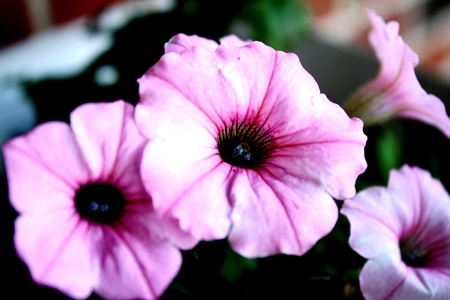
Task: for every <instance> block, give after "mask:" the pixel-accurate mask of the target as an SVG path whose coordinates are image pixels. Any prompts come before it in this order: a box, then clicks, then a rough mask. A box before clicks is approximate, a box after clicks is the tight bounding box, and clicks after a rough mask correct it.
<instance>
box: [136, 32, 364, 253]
mask: <svg viewBox="0 0 450 300" xmlns="http://www.w3.org/2000/svg"><path fill="white" fill-rule="evenodd" d="M222 41H223V42H222V43H221V44H220V45H218V44H216V43H215V42H213V41H211V40H207V39H204V38H200V37H197V36H191V37H189V36H185V35H182V34H180V35H177V36H175V37H174V38H172V40H171V41H170V42H169V44H168V45H166V54H164V55H163V57H162V58H161V59H160V61H159V62H158V63H157V64H156V65H154V66H153V67H151V68H150V69H149V70H148V71H147V73H146V74H144V75H143V76H142V77H141V78H140V79H139V92H140V102H139V103H138V105H137V106H136V123H137V125H138V127H139V128H140V129H141V131H142V133H143V134H144V135H145V136H147V137H148V138H149V139H150V142H149V143H148V145H147V146H146V148H145V150H144V154H143V161H142V167H141V172H142V174H141V175H142V179H143V182H144V186H145V187H146V188H147V190H148V191H149V193H151V195H152V197H153V200H154V206H155V210H156V211H157V213H158V214H160V215H162V216H170V217H171V218H174V219H177V220H179V222H180V227H181V228H182V229H183V230H185V231H186V232H189V233H190V234H192V235H193V236H195V237H196V238H199V239H203V240H214V239H221V238H225V237H226V236H227V235H228V234H229V241H230V243H231V245H232V247H233V249H234V250H235V251H237V252H238V253H240V254H242V255H244V256H247V257H262V256H267V255H272V254H277V253H286V254H296V255H301V254H303V253H305V252H306V251H308V250H309V249H310V248H311V247H312V246H313V245H314V244H315V243H316V242H317V240H318V239H320V238H321V237H323V236H324V235H326V234H328V233H329V232H330V231H331V229H332V228H333V226H334V225H335V223H336V220H337V215H338V211H337V207H336V204H335V202H334V200H333V197H334V198H338V199H345V198H349V197H352V196H354V194H355V186H354V184H355V180H356V178H357V176H358V175H359V174H360V173H362V172H363V171H364V170H365V168H366V161H365V159H364V146H365V143H366V136H365V135H364V134H363V131H362V125H363V124H362V122H361V120H359V119H356V118H355V119H350V118H349V117H348V116H347V115H346V114H345V112H344V111H343V110H342V109H341V108H340V107H339V106H338V105H336V104H334V103H332V102H330V101H329V100H328V99H327V98H326V96H325V95H323V94H321V93H320V90H319V87H318V85H317V83H316V82H315V80H314V79H313V77H312V76H311V75H310V74H309V73H308V72H307V71H306V70H305V69H304V68H303V67H302V65H301V64H300V61H299V59H298V57H297V56H296V55H295V54H293V53H284V52H280V51H275V50H274V49H272V48H271V47H268V46H266V45H264V44H263V43H261V42H244V41H241V40H239V39H238V38H237V37H235V36H228V37H226V38H224V39H223V40H222ZM173 44H175V45H173ZM173 49H175V50H174V51H172V50H173Z"/></svg>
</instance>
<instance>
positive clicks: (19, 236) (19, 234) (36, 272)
mask: <svg viewBox="0 0 450 300" xmlns="http://www.w3.org/2000/svg"><path fill="white" fill-rule="evenodd" d="M88 230H89V225H88V224H87V222H84V221H82V220H80V218H79V217H78V216H77V215H76V214H75V213H74V212H73V211H72V210H70V209H58V208H56V209H55V210H54V211H49V212H46V213H45V215H42V214H41V215H35V216H29V215H27V216H23V217H22V216H19V217H18V218H17V220H16V223H15V235H14V242H15V245H16V249H17V252H18V255H19V256H20V257H21V258H22V259H23V260H24V261H25V262H26V264H27V265H28V268H29V270H30V273H31V276H32V277H33V280H34V281H36V282H37V283H39V284H44V285H48V286H52V287H54V288H57V289H59V290H61V291H62V292H64V293H66V294H68V295H70V296H72V297H75V298H86V297H87V296H89V294H90V293H91V292H92V289H93V286H92V282H93V281H95V278H93V276H92V275H93V274H92V273H91V253H90V249H89V234H88Z"/></svg>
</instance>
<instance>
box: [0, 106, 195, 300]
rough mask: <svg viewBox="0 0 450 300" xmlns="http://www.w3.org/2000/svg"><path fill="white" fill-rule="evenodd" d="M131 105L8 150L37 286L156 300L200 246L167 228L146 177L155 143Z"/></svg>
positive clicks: (89, 111) (51, 128)
mask: <svg viewBox="0 0 450 300" xmlns="http://www.w3.org/2000/svg"><path fill="white" fill-rule="evenodd" d="M133 116H134V108H133V106H132V105H130V104H128V103H125V102H123V101H116V102H113V103H96V104H85V105H82V106H80V107H78V108H77V109H75V110H74V111H73V112H72V114H71V116H70V117H71V126H69V125H68V124H66V123H63V122H56V121H55V122H49V123H44V124H41V125H39V126H37V127H36V128H35V129H34V130H32V131H31V132H29V133H28V134H26V135H23V136H20V137H16V138H14V139H13V140H11V141H9V142H7V143H6V144H5V145H4V147H3V152H4V156H5V163H6V171H7V177H8V185H9V195H10V201H11V203H12V205H13V206H14V208H15V209H16V210H17V211H18V212H19V213H20V216H19V217H18V218H17V219H16V222H15V235H14V242H15V246H16V250H17V253H18V255H19V256H20V257H21V258H22V259H23V261H24V262H25V263H26V264H27V265H28V268H29V270H30V273H31V276H32V278H33V280H34V281H35V282H37V283H39V284H43V285H48V286H51V287H54V288H57V289H59V290H60V291H62V292H64V293H66V294H68V295H70V296H71V297H75V298H86V297H87V296H89V294H90V293H91V292H93V291H95V292H96V293H97V294H99V295H101V296H103V297H105V298H114V299H118V298H119V299H127V298H128V299H135V298H139V299H154V298H156V297H158V296H159V295H161V294H162V293H163V292H164V290H165V289H166V287H167V286H168V285H169V283H170V282H171V280H172V279H173V278H174V277H175V276H176V274H177V272H178V270H179V268H180V266H181V259H182V258H181V254H180V251H179V250H178V248H176V247H175V246H174V245H173V243H172V242H176V243H177V244H179V245H180V247H184V248H189V247H192V246H194V244H195V242H196V240H195V239H193V238H192V237H190V236H188V235H186V234H184V233H183V232H181V231H180V230H179V228H177V227H176V226H177V225H176V222H172V221H170V222H169V220H164V221H163V220H160V219H159V218H157V216H156V214H155V213H154V211H153V207H152V203H151V198H150V196H149V195H148V194H147V193H146V191H145V189H144V187H143V185H142V183H141V181H140V175H139V166H140V162H141V157H142V151H143V148H144V146H145V144H146V142H147V140H146V139H145V138H144V137H143V136H142V135H140V133H139V131H138V130H137V128H136V125H135V123H134V118H133Z"/></svg>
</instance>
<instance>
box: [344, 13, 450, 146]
mask: <svg viewBox="0 0 450 300" xmlns="http://www.w3.org/2000/svg"><path fill="white" fill-rule="evenodd" d="M367 15H368V17H369V19H370V21H371V23H372V31H371V32H370V34H369V41H370V43H371V45H372V47H373V48H374V50H375V54H376V56H377V58H378V60H379V62H380V65H381V66H380V70H379V73H378V75H377V77H376V78H375V79H374V80H372V81H370V82H369V83H367V84H366V85H364V86H362V87H361V88H360V89H359V90H358V91H357V92H356V93H355V94H354V95H353V96H352V97H351V98H350V99H349V101H348V102H347V103H346V104H345V106H344V109H345V111H346V112H347V113H348V114H349V116H351V117H358V118H360V119H361V120H363V122H364V125H365V126H371V125H376V124H380V123H382V122H384V121H387V120H389V119H391V118H393V117H397V116H400V117H405V118H411V119H416V120H419V121H421V122H424V123H427V124H430V125H432V126H435V127H437V128H438V129H439V130H441V131H442V132H443V133H444V134H445V135H446V136H447V137H449V138H450V119H449V117H448V116H447V114H446V111H445V106H444V104H443V103H442V101H441V100H440V99H439V98H437V97H436V96H434V95H430V94H427V93H426V92H425V91H424V90H423V89H422V87H421V86H420V83H419V81H418V80H417V77H416V75H415V73H414V67H416V66H417V64H418V63H419V57H418V56H417V54H416V53H414V51H412V50H411V48H409V47H408V45H406V44H405V42H403V39H402V38H401V36H399V35H398V30H399V24H398V23H397V22H395V21H391V22H388V23H387V24H386V23H385V22H384V21H383V19H382V18H381V17H379V16H377V15H376V13H375V12H374V11H371V10H368V11H367Z"/></svg>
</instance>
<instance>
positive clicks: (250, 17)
mask: <svg viewBox="0 0 450 300" xmlns="http://www.w3.org/2000/svg"><path fill="white" fill-rule="evenodd" d="M310 23H311V14H310V11H309V8H308V7H307V6H306V5H305V4H303V3H302V2H301V1H296V0H251V1H247V3H246V5H245V6H244V9H243V10H242V12H241V14H240V16H239V18H238V20H235V22H234V23H233V24H232V30H231V31H232V32H234V33H237V34H238V35H239V36H240V37H241V38H243V39H252V40H259V41H262V42H264V43H265V44H267V45H269V46H271V47H273V48H274V49H277V50H288V49H289V48H290V47H292V45H293V42H295V41H298V40H299V39H301V38H303V37H305V36H306V35H307V33H309V31H310V28H311V26H310Z"/></svg>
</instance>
